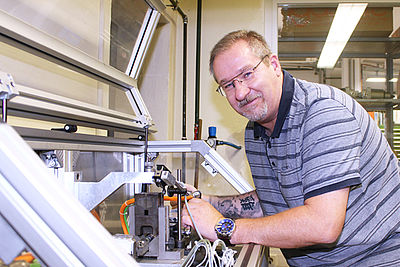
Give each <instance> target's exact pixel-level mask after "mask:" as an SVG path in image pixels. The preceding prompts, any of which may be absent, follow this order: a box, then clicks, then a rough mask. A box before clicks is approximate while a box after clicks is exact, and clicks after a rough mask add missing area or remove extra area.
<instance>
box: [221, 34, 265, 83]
mask: <svg viewBox="0 0 400 267" xmlns="http://www.w3.org/2000/svg"><path fill="white" fill-rule="evenodd" d="M243 42H244V41H243ZM256 58H257V57H256V56H255V55H254V53H253V52H252V51H251V50H250V49H249V47H248V46H247V43H246V42H244V44H239V43H236V44H235V45H233V46H231V47H230V48H229V49H227V50H226V51H224V52H223V53H221V54H219V55H218V56H216V57H215V60H214V73H215V76H216V78H217V82H218V83H219V84H222V83H224V82H227V81H229V80H231V79H232V78H234V77H235V76H236V75H238V74H240V73H241V72H243V71H246V70H248V69H249V68H252V67H253V61H254V60H255V59H256Z"/></svg>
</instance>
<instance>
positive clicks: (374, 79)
mask: <svg viewBox="0 0 400 267" xmlns="http://www.w3.org/2000/svg"><path fill="white" fill-rule="evenodd" d="M397 80H398V79H397V78H392V79H390V80H389V82H392V83H396V82H397ZM365 81H366V82H369V83H384V82H386V78H385V77H370V78H367V80H365Z"/></svg>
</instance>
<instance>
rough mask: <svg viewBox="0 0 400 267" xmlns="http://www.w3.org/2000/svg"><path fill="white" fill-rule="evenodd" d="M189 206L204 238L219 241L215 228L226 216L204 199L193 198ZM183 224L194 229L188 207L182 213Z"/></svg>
mask: <svg viewBox="0 0 400 267" xmlns="http://www.w3.org/2000/svg"><path fill="white" fill-rule="evenodd" d="M188 205H189V209H190V212H191V213H192V216H193V220H194V222H195V224H196V226H197V228H198V230H199V232H200V233H201V235H202V236H203V237H204V238H207V239H209V240H211V241H215V240H216V239H217V234H216V233H215V230H214V226H215V224H216V223H217V222H218V221H219V220H220V219H222V218H223V217H224V216H222V215H221V213H219V212H218V211H217V210H216V209H215V208H214V207H213V206H211V204H210V203H208V202H206V201H204V200H202V199H198V198H192V199H191V200H190V201H189V202H188ZM182 223H183V224H184V225H190V226H192V227H194V226H193V223H192V220H191V219H190V216H189V213H188V210H187V208H186V206H185V208H184V209H183V211H182Z"/></svg>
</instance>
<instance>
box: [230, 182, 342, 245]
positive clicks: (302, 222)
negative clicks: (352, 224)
mask: <svg viewBox="0 0 400 267" xmlns="http://www.w3.org/2000/svg"><path fill="white" fill-rule="evenodd" d="M348 195H349V188H344V189H340V190H337V191H333V192H329V193H325V194H322V195H319V196H315V197H312V198H309V199H307V200H306V201H305V203H304V205H303V206H299V207H296V208H292V209H288V210H286V211H284V212H280V213H277V214H275V215H272V216H268V217H263V218H257V219H239V220H237V221H236V227H237V228H236V230H235V232H234V233H233V235H232V239H231V242H232V243H233V244H240V243H256V244H262V245H266V246H272V247H279V248H298V247H305V246H311V245H317V244H331V243H334V242H335V241H337V239H338V238H339V236H340V233H341V232H342V229H343V225H344V220H345V217H346V207H347V200H348Z"/></svg>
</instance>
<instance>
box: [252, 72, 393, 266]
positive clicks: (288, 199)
mask: <svg viewBox="0 0 400 267" xmlns="http://www.w3.org/2000/svg"><path fill="white" fill-rule="evenodd" d="M245 146H246V155H247V158H248V161H249V164H250V168H251V171H252V175H253V180H254V184H255V186H256V191H257V194H258V197H259V199H260V202H261V206H262V208H263V212H264V215H266V216H268V215H272V214H276V213H278V212H282V211H284V210H287V209H289V208H294V207H297V206H300V205H303V204H304V200H306V199H308V198H310V197H314V196H318V195H321V194H324V193H327V192H331V191H334V190H338V189H342V188H345V187H350V193H349V199H348V204H347V210H346V219H345V224H344V227H343V230H342V233H341V235H340V237H339V239H338V240H337V242H336V243H335V244H330V245H326V244H325V245H321V246H312V247H305V248H300V249H282V252H283V254H284V255H285V257H286V259H287V262H288V264H290V265H293V266H350V265H351V266H396V265H397V266H400V174H399V164H398V160H397V158H396V156H395V155H394V153H393V152H392V150H391V148H390V146H389V144H388V142H387V141H386V139H385V137H384V136H383V134H382V132H381V131H380V129H379V127H378V126H377V124H376V122H374V121H373V120H372V118H371V116H370V115H369V114H368V113H367V112H366V111H365V110H364V108H362V107H361V105H359V104H358V103H357V102H356V101H355V100H354V99H353V98H352V97H350V96H349V95H347V94H346V93H344V92H342V91H341V90H339V89H337V88H334V87H331V86H327V85H322V84H316V83H310V82H307V81H303V80H299V79H295V78H293V77H292V76H291V75H290V74H289V73H288V72H286V71H284V82H283V90H282V97H281V102H280V106H279V111H278V118H277V122H276V124H275V128H274V129H273V132H272V134H271V136H268V135H267V134H266V132H265V129H264V128H263V127H262V126H260V125H259V124H258V123H256V122H249V123H248V125H247V127H246V131H245Z"/></svg>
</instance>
